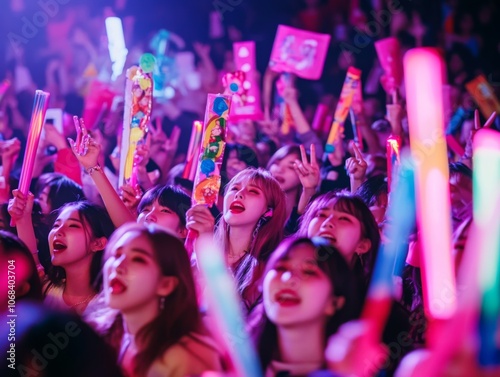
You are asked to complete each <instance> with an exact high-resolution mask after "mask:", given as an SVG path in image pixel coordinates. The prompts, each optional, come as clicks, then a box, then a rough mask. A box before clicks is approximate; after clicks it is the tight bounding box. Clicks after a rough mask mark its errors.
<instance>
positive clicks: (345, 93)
mask: <svg viewBox="0 0 500 377" xmlns="http://www.w3.org/2000/svg"><path fill="white" fill-rule="evenodd" d="M360 77H361V71H360V70H359V69H357V68H354V67H349V69H348V70H347V74H346V76H345V80H344V85H343V86H342V92H341V93H340V98H339V102H338V103H337V108H336V109H335V114H334V116H333V123H332V127H331V129H330V134H329V135H328V140H327V141H326V146H325V152H327V153H332V152H333V151H334V150H335V143H336V142H337V140H338V139H339V137H340V134H341V133H342V132H343V130H342V129H343V126H344V122H345V120H346V118H347V114H348V113H349V108H350V107H351V104H352V99H353V97H354V92H355V91H356V87H357V86H358V85H359V79H360Z"/></svg>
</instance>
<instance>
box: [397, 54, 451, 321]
mask: <svg viewBox="0 0 500 377" xmlns="http://www.w3.org/2000/svg"><path fill="white" fill-rule="evenodd" d="M404 69H405V72H406V75H405V84H406V93H408V96H407V97H408V98H407V108H408V121H409V128H410V146H411V151H412V154H413V158H414V159H415V163H416V172H415V176H416V193H417V221H418V225H419V229H420V241H421V245H422V256H421V262H422V272H423V280H422V282H423V286H424V308H425V311H426V314H427V315H428V317H430V318H432V319H448V318H450V317H451V316H452V315H453V314H454V312H455V309H456V284H455V271H454V267H453V263H452V256H451V216H450V214H451V209H450V191H449V183H448V180H449V171H448V158H447V152H446V141H445V138H444V127H443V119H444V118H443V96H442V89H441V88H442V83H443V71H444V69H443V61H442V58H441V56H440V55H439V53H438V52H437V50H435V49H431V48H416V49H412V50H409V51H408V52H407V53H406V55H405V58H404ZM443 292H448V293H449V296H450V299H449V300H446V302H443V300H442V295H443Z"/></svg>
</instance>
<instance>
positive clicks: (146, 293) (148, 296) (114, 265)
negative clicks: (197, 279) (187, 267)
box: [103, 231, 163, 313]
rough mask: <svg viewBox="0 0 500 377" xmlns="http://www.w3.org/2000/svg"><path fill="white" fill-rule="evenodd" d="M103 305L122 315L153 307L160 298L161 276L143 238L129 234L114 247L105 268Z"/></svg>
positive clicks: (135, 233)
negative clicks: (104, 298)
mask: <svg viewBox="0 0 500 377" xmlns="http://www.w3.org/2000/svg"><path fill="white" fill-rule="evenodd" d="M103 271H104V294H105V297H106V302H107V303H108V305H109V306H110V307H111V308H113V309H118V310H120V311H121V312H122V313H129V312H133V311H135V310H138V309H141V308H144V307H145V306H150V305H152V306H153V307H157V303H158V300H159V297H160V296H161V295H162V294H161V293H162V292H160V290H161V283H162V279H163V276H162V274H161V270H160V267H159V266H158V263H157V261H156V258H155V254H154V250H153V247H152V245H151V243H150V242H149V240H148V239H147V238H146V236H144V235H142V234H140V233H138V232H137V231H132V232H128V233H126V234H125V235H123V237H121V238H120V239H119V240H118V241H117V242H116V243H115V245H114V247H113V250H112V251H111V253H110V255H109V257H108V259H107V260H106V263H105V264H104V268H103Z"/></svg>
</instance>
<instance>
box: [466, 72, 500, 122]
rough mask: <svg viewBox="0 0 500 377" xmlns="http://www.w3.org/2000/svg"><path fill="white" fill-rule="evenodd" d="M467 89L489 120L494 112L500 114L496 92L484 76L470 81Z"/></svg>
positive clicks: (499, 103) (499, 104)
mask: <svg viewBox="0 0 500 377" xmlns="http://www.w3.org/2000/svg"><path fill="white" fill-rule="evenodd" d="M465 87H466V88H467V90H468V91H469V93H470V94H471V95H472V97H473V98H474V101H476V103H477V105H478V106H479V109H480V110H481V113H482V114H483V116H484V117H485V118H488V117H489V116H490V115H491V113H493V112H497V113H498V114H500V102H499V101H498V98H497V97H496V95H495V91H494V90H493V88H492V87H491V85H490V84H489V83H488V81H487V80H486V78H485V77H484V76H483V75H479V76H477V77H476V78H475V79H473V80H471V81H469V82H468V83H467V84H465Z"/></svg>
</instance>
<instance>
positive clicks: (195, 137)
mask: <svg viewBox="0 0 500 377" xmlns="http://www.w3.org/2000/svg"><path fill="white" fill-rule="evenodd" d="M202 129H203V123H202V122H201V121H199V120H195V121H194V122H193V127H192V128H191V137H190V139H189V147H188V152H187V156H186V166H185V167H184V172H183V173H182V178H184V179H189V176H190V175H191V170H194V169H192V166H193V164H194V163H195V162H196V159H195V158H196V157H195V155H196V151H197V150H199V149H200V143H201V131H202Z"/></svg>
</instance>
